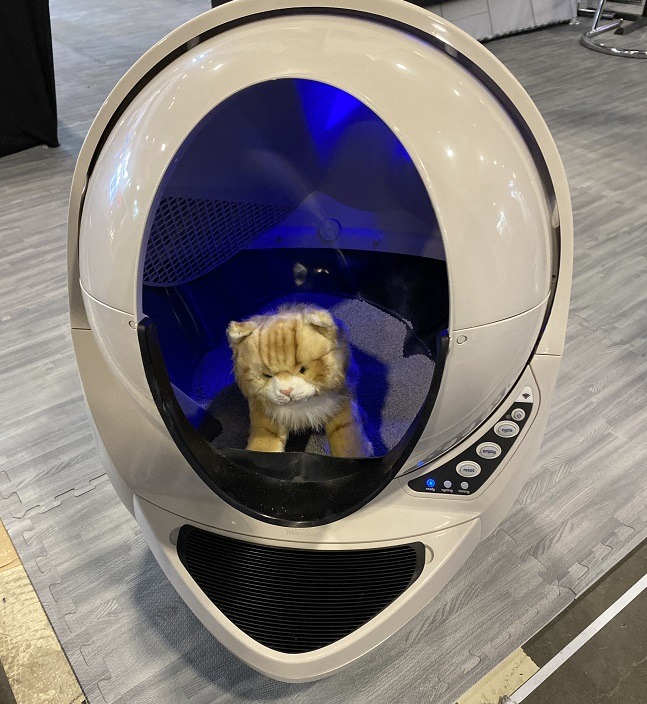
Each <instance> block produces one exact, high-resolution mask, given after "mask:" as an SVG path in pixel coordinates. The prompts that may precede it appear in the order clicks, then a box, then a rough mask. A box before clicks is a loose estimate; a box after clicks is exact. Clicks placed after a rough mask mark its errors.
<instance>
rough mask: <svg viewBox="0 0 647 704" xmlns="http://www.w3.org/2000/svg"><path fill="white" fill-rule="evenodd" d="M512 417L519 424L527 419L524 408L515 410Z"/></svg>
mask: <svg viewBox="0 0 647 704" xmlns="http://www.w3.org/2000/svg"><path fill="white" fill-rule="evenodd" d="M510 417H511V418H512V420H516V421H517V422H518V423H520V422H521V421H522V420H523V419H524V418H525V417H526V412H525V411H524V410H523V408H515V409H514V411H512V413H511V414H510Z"/></svg>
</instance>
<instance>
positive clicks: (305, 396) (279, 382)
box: [227, 305, 372, 457]
mask: <svg viewBox="0 0 647 704" xmlns="http://www.w3.org/2000/svg"><path fill="white" fill-rule="evenodd" d="M227 339H228V340H229V346H230V347H231V349H232V352H233V359H234V374H235V377H236V382H237V383H238V386H239V387H240V389H241V391H242V392H243V395H244V396H245V397H246V399H247V401H248V402H249V416H250V432H249V441H248V444H247V449H248V450H256V451H258V452H283V451H284V450H285V444H286V442H287V439H288V435H289V433H291V432H298V431H303V430H309V429H311V430H321V429H325V431H326V436H327V438H328V444H329V446H330V454H331V455H332V456H334V457H369V456H370V455H371V454H372V447H371V444H370V442H369V441H368V439H367V438H366V435H365V434H364V430H363V427H362V422H361V419H360V414H359V410H358V407H357V402H356V399H355V393H354V390H353V389H352V388H351V384H350V383H349V381H348V378H347V377H348V371H349V367H350V364H351V354H350V348H349V345H348V342H347V340H346V336H345V334H344V331H343V329H342V328H341V326H340V325H339V324H338V323H337V322H336V321H335V319H334V318H333V317H332V315H331V314H330V313H329V312H328V311H327V310H323V309H320V308H315V307H313V306H306V305H286V306H283V307H281V308H279V310H278V311H277V312H276V313H275V314H270V315H258V316H255V317H253V318H250V319H249V320H245V321H243V322H240V323H239V322H231V323H229V326H228V327H227Z"/></svg>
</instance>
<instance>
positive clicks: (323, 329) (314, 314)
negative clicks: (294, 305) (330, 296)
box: [305, 310, 338, 342]
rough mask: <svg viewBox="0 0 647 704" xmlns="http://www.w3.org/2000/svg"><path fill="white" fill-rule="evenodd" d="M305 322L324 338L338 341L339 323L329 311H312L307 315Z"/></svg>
mask: <svg viewBox="0 0 647 704" xmlns="http://www.w3.org/2000/svg"><path fill="white" fill-rule="evenodd" d="M305 320H306V322H307V323H309V324H310V325H312V327H313V328H315V329H316V331H317V332H318V333H320V334H322V335H323V336H324V337H327V338H328V339H329V340H332V341H333V342H334V341H335V340H337V330H338V329H337V323H336V322H335V319H334V318H333V317H332V315H330V313H329V312H328V311H327V310H312V311H308V312H307V313H306V314H305Z"/></svg>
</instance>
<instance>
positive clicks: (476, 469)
mask: <svg viewBox="0 0 647 704" xmlns="http://www.w3.org/2000/svg"><path fill="white" fill-rule="evenodd" d="M456 471H457V472H458V473H459V474H460V475H461V477H477V476H478V475H479V474H480V473H481V467H480V465H478V464H477V463H476V462H459V463H458V464H457V465H456Z"/></svg>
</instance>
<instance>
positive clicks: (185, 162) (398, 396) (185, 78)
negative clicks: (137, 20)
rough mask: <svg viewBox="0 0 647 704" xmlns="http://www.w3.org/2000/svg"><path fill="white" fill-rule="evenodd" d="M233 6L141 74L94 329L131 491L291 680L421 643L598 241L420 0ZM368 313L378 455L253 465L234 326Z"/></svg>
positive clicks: (495, 91)
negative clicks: (279, 314) (577, 266)
mask: <svg viewBox="0 0 647 704" xmlns="http://www.w3.org/2000/svg"><path fill="white" fill-rule="evenodd" d="M271 8H272V9H268V5H267V3H259V2H255V1H254V0H241V1H240V2H236V3H232V4H226V5H224V6H222V7H220V8H218V9H216V10H212V11H211V12H208V13H205V14H204V15H202V16H200V17H198V18H196V19H194V20H192V21H191V22H189V23H188V24H186V25H184V26H183V27H180V28H179V29H178V30H176V31H175V32H173V33H172V34H170V35H169V36H168V37H166V38H165V39H164V40H163V41H162V42H160V43H159V44H157V45H156V46H155V47H154V48H153V49H151V50H150V51H149V52H148V53H147V54H145V55H144V56H143V57H142V59H140V60H139V61H138V62H137V63H136V64H135V65H134V66H133V68H132V69H131V70H130V71H129V72H128V73H127V74H126V76H125V77H124V78H123V79H122V80H121V81H120V83H119V84H117V86H116V88H115V89H114V91H113V92H112V93H111V95H110V96H109V98H108V100H107V101H106V103H105V104H104V106H103V107H102V109H101V111H100V112H99V115H98V116H97V118H96V120H95V122H94V124H93V125H92V127H91V129H90V132H89V134H88V137H87V139H86V142H85V144H84V146H83V149H82V151H81V154H80V156H79V161H78V165H77V169H76V172H75V176H74V181H73V186H72V197H71V205H70V235H69V236H70V246H69V282H70V305H71V322H72V336H73V341H74V346H75V351H76V355H77V360H78V365H79V370H80V374H81V378H82V382H83V387H84V391H85V394H86V398H87V401H88V404H89V407H90V410H91V414H92V419H93V423H94V427H95V430H96V437H97V443H98V446H99V450H100V453H101V456H102V460H103V461H104V463H105V466H106V469H107V472H108V474H109V476H110V479H111V481H112V483H113V485H114V487H115V489H116V491H117V493H118V494H119V497H120V498H121V500H122V501H123V502H124V504H125V505H126V506H127V507H128V508H129V510H130V511H131V512H132V513H133V515H134V516H135V518H136V520H137V522H138V523H139V525H140V527H141V529H142V532H143V534H144V536H145V537H146V540H147V541H148V544H149V545H150V548H151V550H152V552H153V553H154V555H155V557H156V558H157V560H158V562H159V563H160V565H161V567H162V568H163V570H164V571H165V573H166V575H167V576H168V578H169V579H170V581H171V582H172V583H173V585H174V586H175V588H176V589H177V591H178V592H179V594H180V595H181V596H182V598H183V599H184V600H185V601H186V603H187V604H188V605H189V606H190V607H191V609H192V610H193V611H194V612H195V613H196V615H197V616H198V617H199V618H200V619H201V620H202V622H203V623H204V624H205V626H206V627H207V628H208V629H209V630H210V631H211V632H212V633H213V634H214V635H215V636H216V637H217V638H218V639H219V640H220V641H221V642H222V643H223V644H224V645H225V646H226V647H228V648H229V649H230V650H231V651H232V652H234V653H235V654H236V655H238V656H239V657H240V658H242V659H243V660H245V661H246V662H247V663H249V664H250V665H251V666H252V667H254V668H256V669H257V670H259V671H261V672H264V673H266V674H267V675H269V676H271V677H274V678H277V679H281V680H285V681H306V680H312V679H316V678H318V677H323V676H325V675H328V674H331V673H332V672H335V671H336V670H338V669H340V668H342V667H343V666H345V665H347V664H349V663H350V662H352V661H354V660H355V659H357V658H358V657H360V656H361V655H363V654H365V653H367V652H368V651H369V650H371V649H372V648H374V647H375V646H376V645H378V644H379V643H380V642H382V641H383V640H385V639H386V638H387V637H388V636H389V635H391V634H393V633H394V632H395V631H396V630H397V629H398V628H400V627H401V626H402V625H404V624H405V623H406V622H407V621H408V620H409V619H410V618H411V617H412V616H414V615H415V614H416V613H417V612H419V611H420V610H421V609H422V608H423V607H424V606H425V605H426V604H428V602H429V601H430V600H431V599H432V598H433V597H434V595H435V594H437V593H438V591H439V590H440V589H442V587H443V586H444V585H445V584H446V583H447V582H448V581H449V579H450V578H451V577H452V576H453V575H454V574H455V573H456V571H457V570H458V569H459V568H460V566H461V565H462V564H463V563H464V562H465V561H466V560H467V558H468V557H469V555H470V554H471V552H472V551H473V550H474V548H475V547H476V545H477V544H478V543H479V541H480V540H483V539H484V538H485V537H486V536H487V535H489V534H490V533H491V532H492V530H494V528H495V527H496V525H497V524H498V523H499V522H500V521H501V520H502V518H503V517H504V516H505V515H506V513H507V512H508V510H509V509H510V507H511V505H512V503H513V502H514V500H515V499H516V497H517V495H518V493H519V491H520V489H521V487H522V486H523V484H524V481H525V479H526V478H527V476H528V473H529V472H530V471H531V469H532V466H533V462H534V459H535V456H536V453H537V450H538V447H539V444H540V442H541V439H542V437H543V433H544V428H545V424H546V418H547V413H548V407H549V402H550V397H551V393H552V390H553V387H554V385H555V381H556V377H557V371H558V366H559V361H560V356H561V353H562V348H563V341H564V333H565V327H566V313H567V307H568V297H569V290H570V276H571V265H572V252H571V249H572V223H571V211H570V200H569V194H568V189H567V185H566V179H565V176H564V171H563V167H562V165H561V162H560V159H559V156H558V154H557V151H556V148H555V145H554V143H553V141H552V138H551V136H550V134H549V132H548V130H547V128H546V126H545V123H544V122H543V120H542V119H541V117H540V115H539V113H538V112H537V110H536V108H535V106H534V105H533V103H532V101H531V100H530V98H529V97H528V96H527V95H526V93H525V92H524V91H523V89H522V88H521V87H520V86H519V84H518V83H517V82H516V81H515V80H514V79H513V78H512V76H511V75H510V74H509V73H508V72H507V70H506V69H505V68H504V67H503V66H502V65H501V64H500V63H499V62H498V61H497V60H496V59H495V58H494V57H493V56H492V55H491V54H489V52H488V51H487V50H485V49H484V48H483V47H482V46H480V45H479V44H478V43H477V42H475V41H474V40H472V39H471V38H470V37H468V36H467V35H465V34H464V33H463V32H461V31H460V30H458V29H457V28H455V27H453V26H452V25H450V24H448V23H447V22H445V21H443V20H441V19H439V18H437V17H435V16H434V15H431V14H430V13H428V12H426V11H424V10H420V9H419V8H416V7H413V6H411V5H408V4H406V3H402V2H399V1H398V0H371V2H370V3H369V2H352V3H351V2H346V1H344V0H333V1H331V2H327V3H315V2H311V1H305V2H300V3H292V2H290V1H289V0H281V1H279V2H276V3H272V4H271ZM285 302H304V303H311V304H315V305H317V306H321V307H324V308H326V309H328V310H330V311H331V312H332V313H333V314H334V315H335V316H336V317H337V318H338V319H340V320H342V321H343V322H344V323H345V325H346V327H347V328H348V331H349V341H350V344H351V347H352V350H353V356H354V359H355V361H356V363H357V368H358V382H357V394H358V400H359V403H360V405H361V407H362V410H363V412H364V416H365V419H364V420H365V427H366V432H367V434H368V436H369V439H370V440H371V442H372V445H373V447H374V456H373V457H370V458H364V459H359V458H358V459H353V458H350V459H340V458H334V457H330V456H329V455H328V454H327V452H326V447H325V440H324V439H323V438H322V437H319V435H318V434H317V433H313V434H311V435H309V436H298V437H294V438H291V439H290V441H289V444H288V448H287V451H286V452H285V453H258V452H249V451H246V450H245V449H244V448H245V443H246V435H247V429H248V428H247V426H248V422H249V421H248V417H247V406H246V402H245V400H244V399H243V397H242V395H241V393H240V391H239V390H238V388H237V387H236V385H235V383H234V379H233V375H232V362H231V355H230V351H229V349H228V347H227V342H226V337H225V330H226V326H227V324H228V323H229V321H231V320H241V319H244V318H245V317H247V316H251V315H255V314H258V313H264V312H269V311H272V310H275V309H276V308H277V306H279V305H281V304H282V303H285Z"/></svg>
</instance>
